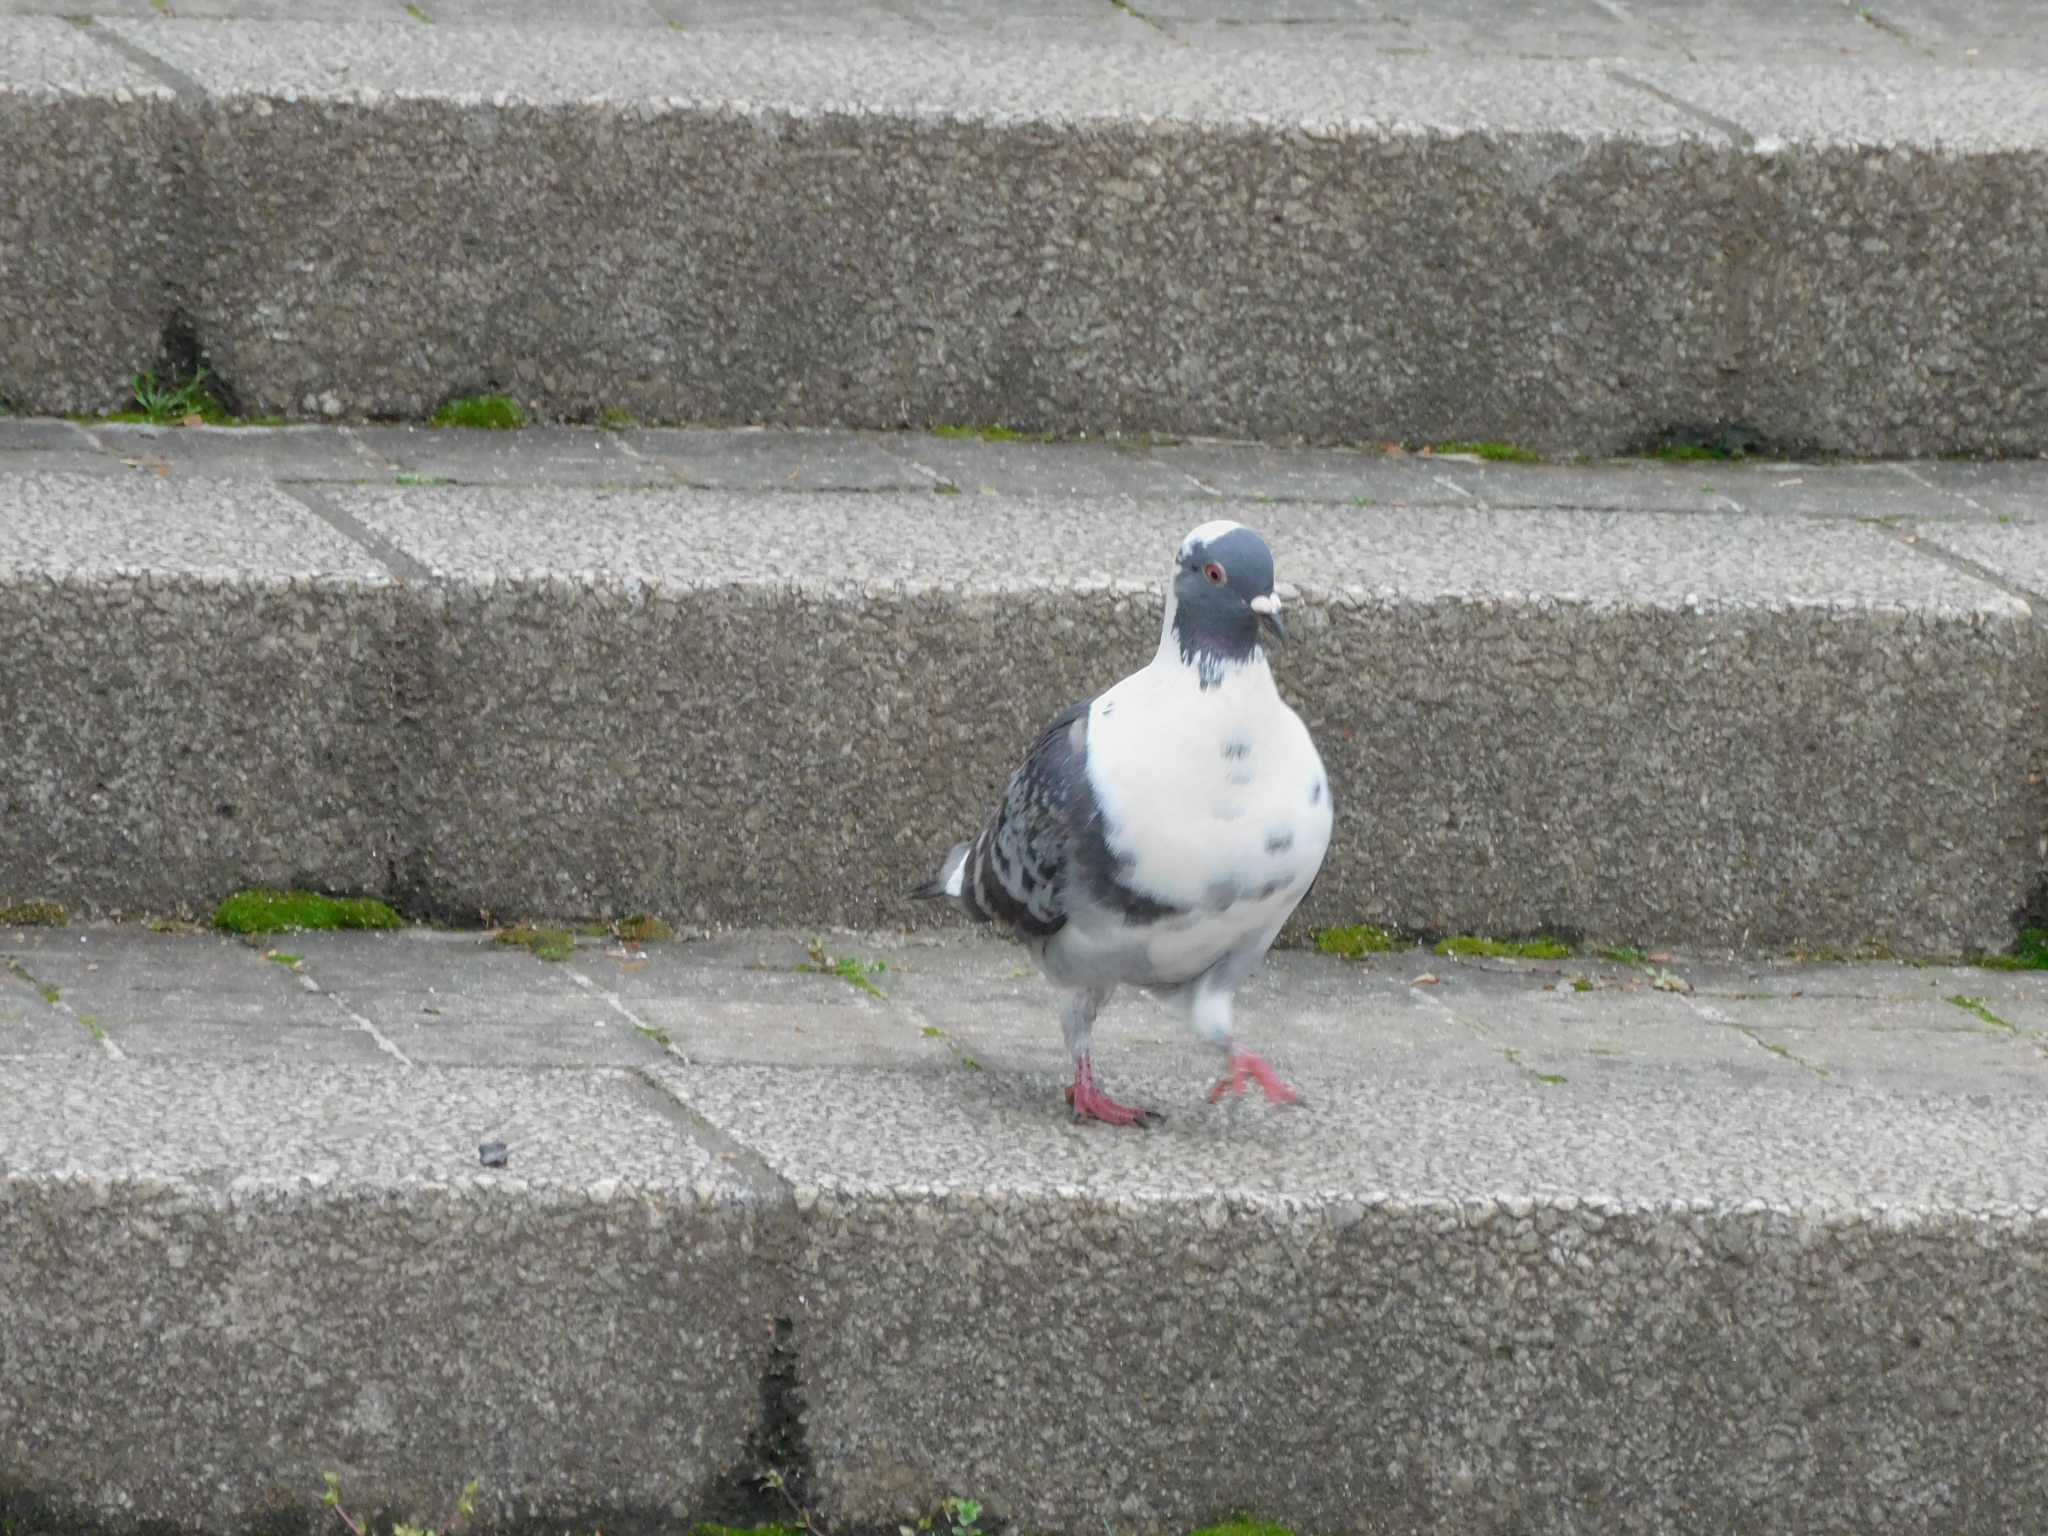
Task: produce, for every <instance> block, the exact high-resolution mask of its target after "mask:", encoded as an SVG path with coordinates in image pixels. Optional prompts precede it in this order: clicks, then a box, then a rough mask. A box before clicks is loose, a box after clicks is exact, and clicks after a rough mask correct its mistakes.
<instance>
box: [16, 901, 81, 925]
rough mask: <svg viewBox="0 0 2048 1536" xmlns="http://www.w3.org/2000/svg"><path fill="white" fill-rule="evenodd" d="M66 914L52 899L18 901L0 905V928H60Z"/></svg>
mask: <svg viewBox="0 0 2048 1536" xmlns="http://www.w3.org/2000/svg"><path fill="white" fill-rule="evenodd" d="M66 916H67V914H66V912H65V911H64V908H63V906H62V905H61V904H60V903H58V902H54V901H18V902H16V903H15V904H14V905H13V906H11V907H0V928H62V927H63V926H64V921H65V918H66Z"/></svg>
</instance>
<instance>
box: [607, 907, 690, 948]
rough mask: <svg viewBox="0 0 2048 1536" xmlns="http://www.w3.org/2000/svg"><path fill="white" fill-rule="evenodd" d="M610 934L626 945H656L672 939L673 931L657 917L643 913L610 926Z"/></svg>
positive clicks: (622, 919)
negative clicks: (623, 941)
mask: <svg viewBox="0 0 2048 1536" xmlns="http://www.w3.org/2000/svg"><path fill="white" fill-rule="evenodd" d="M612 933H613V934H614V935H615V936H616V937H618V938H621V939H623V940H625V941H626V942H627V943H628V944H656V943H660V942H662V941H663V940H666V939H672V938H674V937H675V936H676V935H675V930H674V929H673V928H671V927H669V925H668V924H667V923H664V922H663V921H662V920H661V919H660V918H658V917H649V916H648V915H647V914H646V913H645V912H638V913H635V914H634V915H633V916H631V917H622V918H620V919H619V920H618V921H617V922H616V923H613V924H612Z"/></svg>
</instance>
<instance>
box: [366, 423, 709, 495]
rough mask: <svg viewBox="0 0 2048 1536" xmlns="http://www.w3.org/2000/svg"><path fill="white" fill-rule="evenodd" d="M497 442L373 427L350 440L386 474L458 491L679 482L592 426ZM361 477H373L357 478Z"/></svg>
mask: <svg viewBox="0 0 2048 1536" xmlns="http://www.w3.org/2000/svg"><path fill="white" fill-rule="evenodd" d="M498 435H500V436H502V437H503V438H504V439H505V440H504V441H503V442H498V441H494V440H492V438H491V437H490V436H487V435H486V434H484V433H482V432H476V431H467V432H465V431H451V430H447V429H436V428H432V427H389V426H368V427H362V428H359V429H357V430H356V431H355V432H353V433H352V434H351V436H352V437H353V439H354V440H355V441H356V442H357V443H359V444H360V445H361V448H362V451H363V453H364V455H365V456H366V457H367V458H368V460H369V461H370V462H371V463H373V464H377V465H379V466H381V467H384V468H385V469H386V470H387V475H386V478H389V477H390V476H392V475H405V476H408V477H412V478H416V479H419V480H422V481H447V482H451V483H454V484H457V485H500V484H527V485H534V484H545V485H668V484H672V483H673V482H674V477H673V476H672V475H671V474H669V472H668V471H667V470H666V469H665V468H664V467H663V466H662V465H661V464H659V463H655V462H650V461H649V459H648V457H647V456H646V455H644V454H641V453H638V452H636V451H635V450H634V449H633V447H632V446H631V445H630V444H629V443H628V442H627V441H626V439H624V438H623V437H621V436H620V435H618V434H616V433H612V432H602V431H598V430H596V429H594V428H591V427H528V428H525V429H523V430H520V431H508V432H504V433H502V434H498ZM356 478H368V477H367V476H362V475H358V476H357V477H356Z"/></svg>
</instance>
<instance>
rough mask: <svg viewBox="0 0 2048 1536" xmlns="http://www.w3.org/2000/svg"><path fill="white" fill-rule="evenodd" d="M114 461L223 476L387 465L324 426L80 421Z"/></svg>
mask: <svg viewBox="0 0 2048 1536" xmlns="http://www.w3.org/2000/svg"><path fill="white" fill-rule="evenodd" d="M79 430H80V431H81V432H82V433H85V434H87V435H88V436H89V440H90V441H92V442H95V443H97V444H98V445H99V447H100V449H101V451H102V452H103V453H104V454H106V456H107V457H108V459H109V460H111V461H112V462H113V463H116V464H119V465H122V466H124V467H126V468H129V469H134V470H140V471H142V472H144V473H148V474H156V475H162V476H199V477H202V478H207V479H219V480H267V481H280V482H289V481H293V480H367V479H372V478H381V477H382V475H381V474H380V472H383V471H385V465H384V464H383V463H382V462H380V461H379V460H378V459H377V458H375V457H374V456H373V455H371V454H370V453H367V452H365V451H364V448H363V445H362V443H361V442H360V440H359V439H358V438H357V437H356V436H355V435H353V434H349V433H341V432H334V431H330V430H327V429H324V428H321V427H311V426H305V427H276V428H265V429H260V430H259V429H249V428H228V427H205V426H200V427H183V426H177V427H172V426H162V427H159V426H146V425H142V424H140V423H137V424H133V425H130V424H128V423H124V422H105V423H93V424H92V425H90V426H89V427H80V429H79Z"/></svg>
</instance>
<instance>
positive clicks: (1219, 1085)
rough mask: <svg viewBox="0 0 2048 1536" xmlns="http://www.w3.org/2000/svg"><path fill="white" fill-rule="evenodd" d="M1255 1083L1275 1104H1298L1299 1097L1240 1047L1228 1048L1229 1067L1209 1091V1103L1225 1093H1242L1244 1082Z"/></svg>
mask: <svg viewBox="0 0 2048 1536" xmlns="http://www.w3.org/2000/svg"><path fill="white" fill-rule="evenodd" d="M1247 1080H1249V1081H1251V1082H1255V1083H1257V1084H1258V1085H1259V1086H1260V1087H1261V1088H1263V1089H1265V1090H1266V1097H1267V1098H1268V1099H1270V1100H1272V1101H1273V1102H1274V1103H1275V1104H1299V1103H1300V1102H1301V1095H1300V1094H1298V1093H1296V1092H1295V1091H1294V1090H1293V1089H1292V1088H1290V1087H1288V1086H1287V1085H1286V1084H1285V1083H1283V1082H1281V1081H1280V1079H1279V1078H1277V1077H1275V1076H1274V1075H1273V1069H1272V1068H1271V1067H1269V1066H1267V1065H1266V1064H1265V1062H1263V1061H1261V1060H1260V1059H1259V1058H1258V1057H1257V1056H1254V1055H1253V1054H1252V1053H1251V1052H1250V1051H1247V1050H1245V1049H1244V1048H1243V1047H1242V1046H1236V1045H1233V1046H1232V1047H1231V1048H1230V1065H1229V1067H1228V1068H1227V1069H1226V1070H1225V1071H1224V1074H1223V1076H1221V1077H1219V1078H1218V1079H1217V1080H1216V1086H1215V1087H1214V1088H1211V1089H1210V1090H1209V1102H1210V1103H1211V1104H1214V1103H1215V1102H1216V1101H1217V1100H1218V1099H1220V1098H1222V1097H1223V1096H1224V1095H1225V1094H1226V1093H1243V1092H1244V1085H1245V1083H1246V1081H1247Z"/></svg>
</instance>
